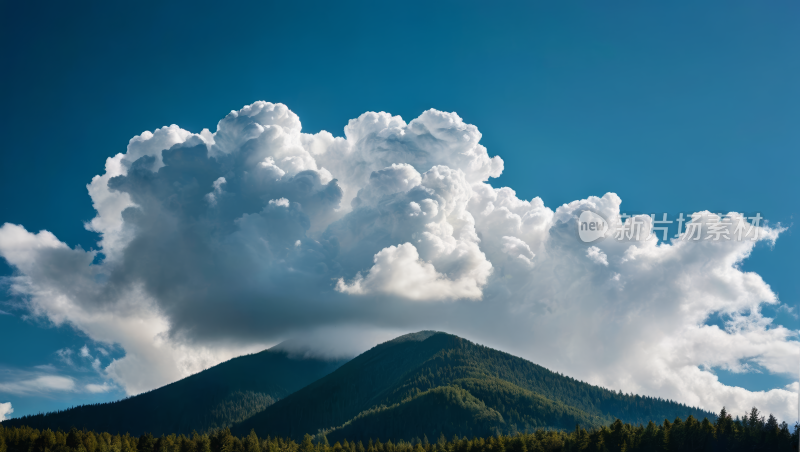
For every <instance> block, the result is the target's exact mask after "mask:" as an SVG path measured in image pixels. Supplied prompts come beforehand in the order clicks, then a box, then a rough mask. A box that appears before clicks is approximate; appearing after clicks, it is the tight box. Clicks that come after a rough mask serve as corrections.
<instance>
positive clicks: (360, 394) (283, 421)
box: [232, 331, 715, 441]
mask: <svg viewBox="0 0 800 452" xmlns="http://www.w3.org/2000/svg"><path fill="white" fill-rule="evenodd" d="M690 415H691V416H694V418H697V419H703V418H706V417H707V418H709V419H715V415H714V414H713V413H710V412H707V411H703V410H700V409H698V408H692V407H689V406H686V405H683V404H680V403H677V402H673V401H669V400H663V399H658V398H652V397H642V396H638V395H626V394H622V393H619V392H615V391H611V390H608V389H604V388H600V387H597V386H593V385H590V384H588V383H584V382H581V381H578V380H575V379H573V378H570V377H567V376H564V375H561V374H558V373H556V372H551V371H549V370H547V369H545V368H543V367H541V366H538V365H536V364H533V363H531V362H529V361H526V360H524V359H522V358H518V357H515V356H512V355H509V354H508V353H504V352H501V351H498V350H494V349H491V348H488V347H484V346H481V345H478V344H474V343H472V342H470V341H468V340H465V339H462V338H459V337H457V336H453V335H450V334H446V333H439V332H433V331H422V332H418V333H413V334H409V335H405V336H401V337H399V338H397V339H394V340H392V341H389V342H386V343H383V344H380V345H378V346H376V347H374V348H373V349H371V350H369V351H367V352H365V353H363V354H361V355H359V356H358V357H356V358H355V359H353V360H352V361H350V362H348V363H346V364H344V365H342V366H341V367H340V368H338V369H337V370H336V371H334V372H332V373H331V374H329V375H327V376H325V377H323V378H321V379H320V380H318V381H315V382H314V383H312V384H310V385H308V386H307V387H305V388H303V389H301V390H299V391H297V392H295V393H294V394H291V395H289V396H288V397H286V398H284V399H282V400H279V401H278V402H276V403H275V404H273V405H270V406H269V407H267V408H266V409H264V410H263V411H262V412H260V413H258V414H256V415H254V416H252V417H250V418H248V419H246V420H244V421H242V422H240V423H238V424H236V425H235V426H234V427H232V433H233V434H236V435H241V436H244V435H247V434H248V433H249V432H250V431H251V430H254V431H255V432H256V434H257V435H259V436H262V437H266V436H268V435H271V436H278V437H289V438H293V439H295V440H300V439H302V438H303V435H305V434H307V433H310V434H319V433H323V434H325V435H326V436H327V438H328V439H329V440H330V441H337V440H343V439H345V438H346V439H348V440H350V441H355V440H364V441H366V440H368V439H370V438H385V439H389V438H391V439H393V440H399V439H405V440H410V439H412V438H419V437H423V436H425V437H428V438H438V437H440V436H441V435H445V436H446V437H448V438H450V437H452V436H453V435H458V436H459V437H463V436H466V437H473V436H477V437H486V436H493V435H498V434H515V433H517V432H524V431H533V430H536V429H541V428H546V429H564V430H568V429H574V428H575V426H576V425H581V426H582V427H584V428H591V427H600V426H602V425H608V424H610V423H611V422H614V420H615V419H621V420H622V421H623V422H628V423H632V424H647V423H648V422H649V421H651V420H653V421H655V422H657V423H660V422H663V420H664V419H675V418H677V417H680V418H683V419H686V418H688V417H689V416H690Z"/></svg>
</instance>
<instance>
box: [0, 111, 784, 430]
mask: <svg viewBox="0 0 800 452" xmlns="http://www.w3.org/2000/svg"><path fill="white" fill-rule="evenodd" d="M480 139H481V134H480V132H478V129H477V127H475V126H473V125H469V124H465V123H464V122H463V121H462V120H461V118H460V117H459V116H458V115H456V114H455V113H445V112H440V111H436V110H429V111H426V112H424V113H423V114H422V115H421V116H420V117H418V118H416V119H414V120H412V121H411V122H409V123H406V122H405V121H403V119H402V118H400V117H398V116H391V115H389V114H387V113H365V114H363V115H361V116H360V117H359V118H357V119H353V120H351V121H350V123H349V124H348V125H347V126H346V127H345V130H344V137H334V136H333V135H332V134H330V133H328V132H324V131H323V132H320V133H317V134H313V135H311V134H304V133H302V131H301V124H300V120H299V118H298V117H297V116H296V115H295V114H294V113H292V112H291V111H290V110H289V109H288V108H287V107H286V106H284V105H282V104H271V103H267V102H256V103H254V104H252V105H249V106H246V107H244V108H242V109H241V110H239V111H233V112H231V113H230V114H229V115H227V116H226V117H225V118H224V119H222V120H221V121H220V122H219V124H218V125H217V129H216V131H215V132H213V133H212V132H210V131H208V130H203V131H202V132H200V133H191V132H189V131H186V130H183V129H180V128H179V127H178V126H175V125H173V126H170V127H164V128H161V129H158V130H156V131H154V132H145V133H143V134H141V135H139V136H137V137H134V138H133V139H131V141H130V143H129V145H128V148H127V150H126V152H125V153H120V154H118V155H116V156H114V157H111V158H109V159H108V160H107V162H106V172H105V174H103V175H98V176H96V177H95V178H94V179H93V180H92V181H91V183H90V184H89V185H88V190H89V194H90V196H91V199H92V202H93V205H94V207H95V209H96V210H97V215H96V217H95V218H94V219H92V220H91V221H90V222H88V223H87V224H86V227H87V228H88V229H90V230H92V231H95V232H98V233H99V234H100V237H101V240H100V242H99V243H98V250H93V251H85V250H83V249H80V248H70V247H69V246H67V245H66V244H65V243H63V242H61V241H59V240H58V238H56V237H55V236H53V234H51V233H49V232H47V231H40V232H37V233H34V232H31V231H27V230H26V229H25V228H24V227H23V226H20V225H13V224H5V225H4V226H2V228H0V255H2V256H3V257H4V258H5V259H6V260H7V261H8V262H9V263H10V264H11V265H12V266H13V267H14V268H15V274H14V276H13V277H12V278H11V280H10V287H11V291H12V292H13V293H14V294H15V295H17V296H18V297H19V298H20V299H21V300H23V301H24V302H25V305H26V307H27V309H28V310H29V311H30V312H31V313H32V314H33V315H37V316H42V317H46V318H48V319H50V320H51V321H52V322H54V323H56V324H63V323H68V324H70V325H72V326H74V327H75V328H77V329H79V330H81V331H83V332H84V333H86V334H87V335H89V336H90V337H91V338H92V339H94V340H96V341H99V342H105V343H111V344H118V345H119V346H120V347H122V348H123V349H124V350H125V356H124V357H123V358H121V359H117V360H115V361H114V362H113V363H112V364H111V365H110V366H108V367H107V368H106V369H105V370H104V372H105V374H106V375H107V377H108V378H109V379H110V380H113V381H114V382H116V384H118V385H121V386H122V387H123V388H124V389H125V390H126V391H127V392H128V393H131V394H133V393H138V392H141V391H144V390H147V389H151V388H153V387H156V386H159V385H162V384H165V383H168V382H170V381H174V380H176V379H178V378H180V377H183V376H186V375H188V374H191V373H193V372H196V371H198V370H201V369H202V368H204V367H207V366H209V365H213V364H215V363H218V362H220V361H221V360H224V359H226V358H229V357H231V356H234V355H236V354H240V353H242V352H247V351H254V350H258V349H259V348H261V347H264V346H266V345H269V344H272V343H275V342H277V341H278V340H281V339H284V338H287V337H292V336H294V337H297V336H301V337H303V338H305V339H306V341H305V342H303V345H302V347H301V349H302V353H305V354H315V353H317V354H336V353H344V354H346V353H352V352H354V351H356V350H357V349H358V348H359V346H360V347H361V348H363V349H366V348H368V347H369V346H370V345H372V343H373V342H375V341H377V340H380V339H386V338H388V337H390V336H392V335H394V334H397V333H398V332H400V331H404V330H405V331H407V330H414V329H421V328H438V329H444V330H448V331H452V332H454V333H457V334H463V335H466V336H468V337H470V338H474V339H477V340H480V341H483V342H486V343H489V344H491V345H494V346H497V347H500V348H503V349H506V350H509V351H512V352H514V353H517V354H520V355H522V356H525V357H526V358H529V359H531V360H533V361H535V362H538V363H540V364H543V365H545V366H547V367H550V368H552V369H554V370H558V371H561V372H565V373H568V374H570V375H572V376H575V377H577V378H581V379H585V380H588V381H590V382H593V383H597V384H602V385H605V386H609V387H612V388H621V389H623V390H625V391H629V392H640V393H644V394H649V395H655V396H661V397H669V398H673V399H677V400H681V401H683V402H686V403H690V404H694V405H699V406H702V407H704V408H707V409H711V410H716V409H718V408H719V407H720V406H722V405H723V404H725V405H727V406H728V407H729V408H730V409H733V410H740V411H743V410H745V409H747V408H749V406H752V405H753V404H757V405H759V406H760V407H761V408H762V409H765V410H770V411H772V412H775V413H776V414H779V415H780V416H782V417H783V418H784V419H789V417H790V415H791V414H792V413H794V412H795V410H796V401H795V399H796V397H795V392H793V391H796V390H797V388H796V387H793V388H776V389H773V390H771V391H762V392H752V391H747V390H745V389H742V388H733V387H728V386H725V385H723V384H722V383H720V382H719V381H718V380H717V378H716V377H715V376H714V374H713V373H712V372H711V369H713V368H725V369H729V370H732V371H735V372H741V371H747V370H748V369H749V367H748V366H752V365H757V366H759V368H761V369H766V371H768V372H776V373H787V372H790V371H792V370H793V364H792V362H793V361H792V360H790V359H786V358H785V357H786V356H792V355H793V354H795V353H796V351H797V347H796V342H795V339H796V337H795V334H794V332H792V331H789V330H787V329H786V328H783V327H781V326H779V325H774V324H773V323H772V320H771V319H770V318H767V317H765V316H763V315H762V314H761V309H760V308H761V306H763V305H764V304H773V305H775V304H779V303H780V301H779V300H778V298H777V296H776V295H775V294H774V293H773V292H772V290H771V289H770V288H769V286H768V285H767V284H766V283H764V281H763V280H762V279H761V277H759V276H758V275H756V274H753V273H747V272H743V271H741V269H740V264H741V262H742V261H743V260H744V259H746V258H747V257H748V256H749V254H750V252H751V251H752V249H753V247H754V246H755V244H756V243H757V242H758V241H759V240H761V241H764V240H765V241H768V242H771V243H775V240H776V239H777V238H778V235H779V234H780V232H781V229H780V228H775V227H768V226H765V225H763V224H762V225H761V226H760V227H759V228H756V229H754V230H753V231H751V236H749V237H752V236H753V234H755V233H758V234H759V237H758V240H749V239H748V240H743V241H686V240H672V241H666V242H658V241H655V240H636V239H635V237H631V238H627V239H625V240H614V239H613V238H607V239H604V240H600V241H597V242H595V243H591V244H589V243H583V242H581V241H580V240H579V238H578V234H577V223H576V222H577V220H578V218H579V216H580V214H581V213H582V212H583V211H585V210H591V211H593V212H595V213H597V214H599V215H601V216H603V217H604V218H606V219H607V220H608V221H609V223H611V224H612V225H614V226H619V225H621V224H623V222H624V221H628V222H631V221H634V220H633V219H630V218H628V219H627V220H626V219H625V218H624V217H623V216H621V210H620V206H621V203H622V200H621V199H620V198H619V197H618V196H617V195H615V194H613V193H608V194H605V195H603V196H602V197H590V198H588V199H585V200H577V201H574V202H572V203H569V204H565V205H563V206H560V207H558V208H556V209H555V210H552V209H551V208H548V207H546V206H545V205H544V203H543V202H542V200H541V199H539V198H534V199H532V200H521V199H519V198H518V197H517V196H516V194H515V192H514V191H513V190H512V189H511V188H507V187H506V188H493V187H492V186H491V185H490V184H489V183H488V181H489V179H490V178H493V177H497V176H499V175H500V174H501V172H502V169H503V161H502V160H501V159H500V158H499V157H497V156H495V157H490V156H489V154H488V152H487V150H486V148H484V147H483V146H482V145H481V144H480V143H479V141H480ZM731 215H732V217H736V216H737V215H738V214H735V213H731ZM637 221H640V222H641V223H642V224H643V225H644V228H645V229H646V230H649V228H650V227H651V224H650V221H651V220H650V217H641V218H638V219H637ZM698 221H699V220H698ZM703 227H705V228H707V227H708V226H707V225H704V226H703ZM645 235H646V234H645ZM746 238H748V237H746ZM712 315H721V316H722V317H724V318H725V319H726V320H725V323H724V328H720V327H718V326H709V325H707V324H706V321H707V319H708V318H709V317H710V316H712ZM354 331H355V332H358V333H354ZM337 336H338V337H340V338H342V339H341V341H339V343H340V344H341V346H340V347H337V346H336V344H337V341H336V340H335V338H336V337H337ZM358 338H361V339H358ZM315 344H316V345H315ZM319 344H324V346H322V347H320V346H319ZM355 344H358V345H355ZM315 347H316V350H315ZM795 386H796V385H795Z"/></svg>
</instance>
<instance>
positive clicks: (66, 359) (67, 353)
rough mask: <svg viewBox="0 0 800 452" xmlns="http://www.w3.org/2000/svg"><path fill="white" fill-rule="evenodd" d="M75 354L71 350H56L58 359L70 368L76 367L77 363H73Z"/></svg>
mask: <svg viewBox="0 0 800 452" xmlns="http://www.w3.org/2000/svg"><path fill="white" fill-rule="evenodd" d="M73 353H75V352H73V351H72V349H71V348H62V349H60V350H56V355H57V356H58V359H59V360H61V362H63V363H64V364H66V365H68V366H74V365H75V363H74V362H73V361H72V355H73Z"/></svg>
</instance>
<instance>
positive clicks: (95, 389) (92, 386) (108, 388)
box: [85, 383, 115, 394]
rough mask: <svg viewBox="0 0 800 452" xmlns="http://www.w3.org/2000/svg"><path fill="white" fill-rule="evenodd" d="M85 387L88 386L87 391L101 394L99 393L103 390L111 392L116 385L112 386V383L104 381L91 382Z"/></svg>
mask: <svg viewBox="0 0 800 452" xmlns="http://www.w3.org/2000/svg"><path fill="white" fill-rule="evenodd" d="M85 388H86V391H87V392H91V393H92V394H99V393H103V392H109V391H112V390H113V389H115V388H114V386H112V385H110V384H108V383H103V384H101V385H98V384H92V383H90V384H88V385H86V386H85Z"/></svg>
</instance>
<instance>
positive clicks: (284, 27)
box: [0, 1, 800, 422]
mask: <svg viewBox="0 0 800 452" xmlns="http://www.w3.org/2000/svg"><path fill="white" fill-rule="evenodd" d="M0 8H2V12H0V21H2V23H0V34H2V40H0V42H2V44H0V49H2V50H1V51H2V60H3V62H4V64H3V68H4V70H3V71H2V73H0V78H2V83H0V93H1V94H0V96H2V102H0V128H1V129H0V132H2V136H3V138H4V139H3V141H2V147H0V184H2V185H1V187H2V188H1V189H2V193H3V194H4V196H3V200H2V203H0V225H3V226H2V228H0V257H2V259H0V274H2V275H3V280H2V287H0V311H1V312H0V341H2V344H3V347H2V348H3V351H2V352H0V418H2V417H4V416H5V417H9V416H22V415H26V414H34V413H38V412H46V411H51V410H57V409H63V408H66V407H70V406H74V405H78V404H84V403H95V402H100V401H109V400H115V399H118V398H121V397H125V396H127V395H133V394H136V393H139V392H142V391H146V390H150V389H153V388H155V387H159V386H162V385H164V384H167V383H169V382H172V381H175V380H177V379H180V378H182V377H185V376H187V375H190V374H191V373H194V372H197V371H200V370H202V369H204V368H207V367H209V366H212V365H215V364H217V363H219V362H221V361H224V360H226V359H229V358H231V357H233V356H236V355H239V354H242V353H248V352H252V351H256V350H260V349H262V348H265V347H268V346H271V345H273V344H275V343H278V342H280V341H282V340H285V339H288V338H295V339H302V340H305V341H307V342H308V344H309V347H311V348H313V349H316V350H317V351H318V353H319V354H320V355H326V356H327V355H331V356H332V355H348V354H353V353H358V352H360V351H364V350H366V349H368V348H370V347H371V346H373V345H375V344H376V343H377V342H380V341H383V340H387V339H390V338H392V337H394V336H396V335H399V334H402V333H405V332H409V331H416V330H421V329H437V330H443V331H448V332H451V333H454V334H459V335H461V336H463V337H466V338H468V339H471V340H473V341H477V342H479V343H483V344H486V345H489V346H492V347H495V348H499V349H502V350H505V351H508V352H510V353H514V354H516V355H519V356H523V357H525V358H526V359H530V360H532V361H534V362H536V363H539V364H541V365H544V366H545V367H548V368H550V369H552V370H555V371H558V372H562V373H565V374H568V375H571V376H574V377H576V378H579V379H582V380H584V381H589V382H591V383H594V384H600V385H603V386H606V387H610V388H612V389H620V390H623V391H624V392H636V393H640V394H646V395H651V396H659V397H665V398H670V399H673V400H678V401H680V402H683V403H688V404H690V405H695V406H700V407H702V408H705V409H708V410H711V411H715V412H716V411H719V409H720V408H721V406H722V405H725V406H726V407H728V409H729V411H731V410H733V412H734V413H737V412H742V413H743V412H744V410H747V409H748V408H749V407H751V406H753V405H757V406H758V407H759V409H761V410H762V411H771V412H772V413H774V414H776V416H778V417H779V418H781V419H783V420H786V421H789V422H794V421H795V420H796V416H797V412H798V411H797V410H798V407H797V394H796V393H797V390H798V383H797V371H798V366H800V350H798V347H797V340H798V337H797V330H798V329H799V328H800V320H798V308H797V305H798V303H800V288H798V283H797V279H796V274H797V271H798V267H797V264H796V262H797V259H796V256H797V254H798V252H800V247H799V246H798V238H797V233H796V227H795V226H794V221H795V220H794V216H796V215H797V214H798V205H800V203H798V202H797V195H798V193H800V190H798V189H799V188H800V182H798V179H797V176H796V168H797V167H798V164H799V163H800V157H798V155H799V154H798V148H799V147H800V146H799V145H800V135H798V133H797V127H796V124H797V123H798V120H800V102H799V101H800V86H798V84H797V83H796V80H798V78H800V59H798V58H797V51H796V49H797V47H798V44H800V30H799V29H798V28H797V27H796V20H795V18H796V17H797V14H798V13H799V12H800V11H798V9H799V8H798V5H797V4H793V3H792V2H781V1H778V2H770V4H769V5H766V4H755V3H753V2H738V1H734V2H703V4H702V5H700V4H691V3H690V2H677V3H676V2H672V3H670V4H652V3H651V4H645V3H634V2H602V3H599V2H519V3H515V2H505V3H502V4H496V3H489V2H449V1H441V2H430V1H428V2H413V1H410V2H404V3H402V4H379V3H376V2H344V3H336V2H319V3H307V2H258V3H256V2H253V3H249V2H225V3H212V2H193V3H191V4H186V3H177V2H157V3H156V2H150V3H148V2H137V3H135V4H134V3H117V4H113V5H112V4H108V3H99V2H97V3H89V2H87V3H82V4H61V3H55V2H53V3H52V4H31V3H27V4H26V3H20V2H14V3H12V2H3V3H2V4H0ZM371 112H374V113H371ZM173 125H174V126H173ZM793 126H794V127H793ZM504 187H506V188H504ZM586 210H590V211H593V212H595V213H597V214H599V215H601V216H602V217H603V218H605V219H606V220H607V221H608V222H609V223H610V224H612V225H616V226H619V225H620V224H623V223H621V221H622V220H620V219H621V218H622V219H623V220H624V218H625V216H624V215H623V214H626V215H650V214H655V215H656V216H657V217H659V218H660V217H661V215H662V214H665V213H666V214H668V217H669V219H675V218H677V217H678V215H679V214H681V213H683V214H684V215H685V216H690V215H691V214H692V213H695V212H704V211H708V212H709V213H722V214H727V213H736V214H733V216H732V217H731V218H742V217H744V218H752V217H755V215H756V214H758V215H759V216H760V217H762V218H764V219H766V221H765V222H763V223H761V224H760V227H759V228H756V229H754V230H755V231H756V232H755V233H758V234H759V237H758V240H754V241H753V240H744V241H738V242H737V241H726V242H713V243H711V242H709V241H703V240H701V241H698V242H696V243H695V242H692V241H686V240H681V239H676V240H674V241H671V240H667V241H663V240H662V241H652V240H651V241H643V242H640V241H633V240H628V239H626V240H615V239H614V238H608V237H607V238H605V239H602V240H600V241H598V242H593V243H584V242H582V241H581V240H580V239H579V238H578V233H577V230H578V227H577V222H578V221H579V216H580V214H581V212H583V211H586ZM737 215H738V216H737ZM637 218H640V219H644V221H646V220H647V219H646V218H644V217H637ZM703 221H706V220H703ZM750 221H751V224H752V220H750ZM702 224H704V226H703V227H704V228H706V229H704V231H707V230H708V229H707V228H708V225H707V224H705V223H702ZM673 226H674V225H673ZM40 231H46V232H40ZM673 231H674V229H672V230H670V235H672V232H673ZM755 233H754V234H755ZM12 410H13V411H12Z"/></svg>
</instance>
